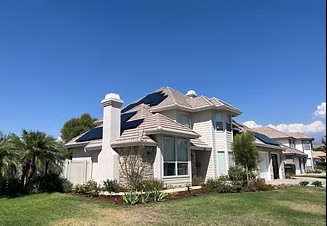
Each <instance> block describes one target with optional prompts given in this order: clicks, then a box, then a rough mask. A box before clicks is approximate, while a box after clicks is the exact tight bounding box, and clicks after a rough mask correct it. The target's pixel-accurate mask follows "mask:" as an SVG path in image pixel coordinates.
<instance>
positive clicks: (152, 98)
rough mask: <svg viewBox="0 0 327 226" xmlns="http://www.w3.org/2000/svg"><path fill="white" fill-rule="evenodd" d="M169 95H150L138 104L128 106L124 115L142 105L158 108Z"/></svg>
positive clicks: (161, 93)
mask: <svg viewBox="0 0 327 226" xmlns="http://www.w3.org/2000/svg"><path fill="white" fill-rule="evenodd" d="M166 97H167V95H165V94H164V93H163V92H162V91H160V92H155V93H150V94H149V95H147V96H145V97H143V98H142V99H141V100H139V101H138V102H136V103H133V104H130V105H127V106H126V107H125V108H124V109H123V110H122V113H124V112H126V111H128V110H130V109H132V108H134V107H136V106H138V105H140V104H147V105H149V106H156V105H158V104H160V103H161V101H163V100H164V99H166Z"/></svg>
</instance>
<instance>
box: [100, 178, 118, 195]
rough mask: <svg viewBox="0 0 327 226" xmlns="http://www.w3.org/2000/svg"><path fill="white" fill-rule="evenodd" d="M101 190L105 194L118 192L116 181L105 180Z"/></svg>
mask: <svg viewBox="0 0 327 226" xmlns="http://www.w3.org/2000/svg"><path fill="white" fill-rule="evenodd" d="M103 190H104V191H107V192H110V193H111V192H118V191H119V184H118V182H117V180H109V179H108V180H105V181H103Z"/></svg>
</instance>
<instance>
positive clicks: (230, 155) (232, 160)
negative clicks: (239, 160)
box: [228, 152, 235, 167]
mask: <svg viewBox="0 0 327 226" xmlns="http://www.w3.org/2000/svg"><path fill="white" fill-rule="evenodd" d="M231 166H235V162H234V157H233V152H228V167H231Z"/></svg>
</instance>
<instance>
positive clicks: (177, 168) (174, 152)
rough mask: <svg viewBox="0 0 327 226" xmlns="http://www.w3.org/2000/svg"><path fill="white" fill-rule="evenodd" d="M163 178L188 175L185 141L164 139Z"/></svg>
mask: <svg viewBox="0 0 327 226" xmlns="http://www.w3.org/2000/svg"><path fill="white" fill-rule="evenodd" d="M163 158H164V176H178V175H188V148H187V142H186V140H185V139H177V138H173V137H164V153H163Z"/></svg>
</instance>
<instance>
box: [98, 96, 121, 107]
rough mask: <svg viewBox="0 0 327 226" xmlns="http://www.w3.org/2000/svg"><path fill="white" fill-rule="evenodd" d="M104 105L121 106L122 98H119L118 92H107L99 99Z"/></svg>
mask: <svg viewBox="0 0 327 226" xmlns="http://www.w3.org/2000/svg"><path fill="white" fill-rule="evenodd" d="M101 103H102V105H103V106H104V107H106V106H113V107H119V108H120V107H121V105H122V104H123V103H124V101H123V100H121V99H120V96H119V94H116V93H108V94H107V95H106V96H105V98H104V99H103V100H102V101H101Z"/></svg>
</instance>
